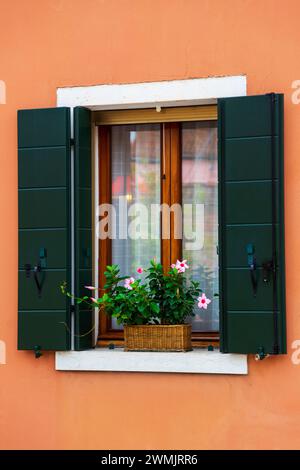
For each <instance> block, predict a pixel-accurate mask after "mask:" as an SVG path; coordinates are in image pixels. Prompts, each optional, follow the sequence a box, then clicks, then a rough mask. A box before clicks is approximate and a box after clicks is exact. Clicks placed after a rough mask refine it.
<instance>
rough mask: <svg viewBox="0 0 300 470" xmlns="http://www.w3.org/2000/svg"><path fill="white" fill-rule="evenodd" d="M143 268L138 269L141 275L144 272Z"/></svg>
mask: <svg viewBox="0 0 300 470" xmlns="http://www.w3.org/2000/svg"><path fill="white" fill-rule="evenodd" d="M143 271H144V270H143V268H142V267H141V266H140V267H139V268H137V270H136V272H137V273H139V274H142V272H143Z"/></svg>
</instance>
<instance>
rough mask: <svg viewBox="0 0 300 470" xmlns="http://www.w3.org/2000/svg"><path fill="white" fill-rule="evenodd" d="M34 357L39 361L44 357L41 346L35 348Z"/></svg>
mask: <svg viewBox="0 0 300 470" xmlns="http://www.w3.org/2000/svg"><path fill="white" fill-rule="evenodd" d="M33 350H34V355H35V358H36V359H39V358H40V357H41V356H42V352H41V346H34V348H33Z"/></svg>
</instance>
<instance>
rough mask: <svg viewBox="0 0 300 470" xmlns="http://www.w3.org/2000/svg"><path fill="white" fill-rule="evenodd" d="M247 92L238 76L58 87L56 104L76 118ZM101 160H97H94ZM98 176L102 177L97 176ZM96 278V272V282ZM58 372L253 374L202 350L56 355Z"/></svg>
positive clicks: (243, 362)
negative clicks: (78, 112)
mask: <svg viewBox="0 0 300 470" xmlns="http://www.w3.org/2000/svg"><path fill="white" fill-rule="evenodd" d="M246 94H247V78H246V76H244V75H236V76H227V77H208V78H195V79H187V80H171V81H162V82H147V83H130V84H117V85H95V86H86V87H85V86H83V87H66V88H58V89H57V106H58V107H62V106H66V107H70V108H71V115H72V117H73V113H72V110H73V108H74V107H75V106H84V107H87V108H89V109H91V110H93V111H98V110H108V109H137V108H155V107H157V106H160V107H167V106H172V107H174V106H195V105H201V104H213V103H216V101H217V99H218V98H226V97H231V96H245V95H246ZM72 117H71V118H72ZM95 131H96V129H95ZM96 134H97V133H96V132H94V151H95V157H97V153H98V146H97V140H96V139H97V136H96ZM96 161H97V158H95V162H96ZM95 173H96V174H97V172H95ZM96 177H97V176H96ZM96 187H98V185H96ZM95 197H97V195H96V196H95ZM95 207H97V204H95ZM96 245H97V243H95V249H96V250H97V246H96ZM95 264H97V263H95ZM97 278H98V276H97V273H96V272H95V279H97ZM97 318H98V315H96V316H95V321H96V319H97ZM95 331H97V325H96V328H95ZM95 341H96V335H95ZM56 369H57V370H73V371H74V370H78V371H84V370H86V371H91V370H94V371H124V372H125V371H127V372H129V371H131V372H175V373H176V372H180V373H210V374H247V373H248V366H247V356H246V355H241V354H221V353H220V352H219V351H205V350H199V349H196V350H194V351H191V352H188V353H146V352H137V353H136V352H128V353H125V352H124V351H123V350H121V349H115V350H108V349H100V348H98V349H97V348H96V349H94V350H89V351H67V352H56Z"/></svg>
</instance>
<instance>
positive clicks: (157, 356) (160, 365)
mask: <svg viewBox="0 0 300 470" xmlns="http://www.w3.org/2000/svg"><path fill="white" fill-rule="evenodd" d="M55 368H56V370H64V371H68V370H69V371H96V372H168V373H185V374H240V375H246V374H248V364H247V355H244V354H221V353H220V352H219V351H218V350H215V351H207V350H204V349H194V350H193V351H190V352H186V353H182V352H180V353H176V352H170V353H167V352H133V351H130V352H124V350H123V349H121V348H116V349H104V348H96V349H91V350H89V351H66V352H56V356H55Z"/></svg>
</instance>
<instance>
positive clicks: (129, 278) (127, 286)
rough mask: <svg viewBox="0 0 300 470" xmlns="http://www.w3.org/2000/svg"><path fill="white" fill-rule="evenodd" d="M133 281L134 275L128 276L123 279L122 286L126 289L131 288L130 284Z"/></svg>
mask: <svg viewBox="0 0 300 470" xmlns="http://www.w3.org/2000/svg"><path fill="white" fill-rule="evenodd" d="M133 283H134V277H128V278H127V279H125V281H124V287H125V288H126V289H129V290H132V287H131V284H133Z"/></svg>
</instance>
